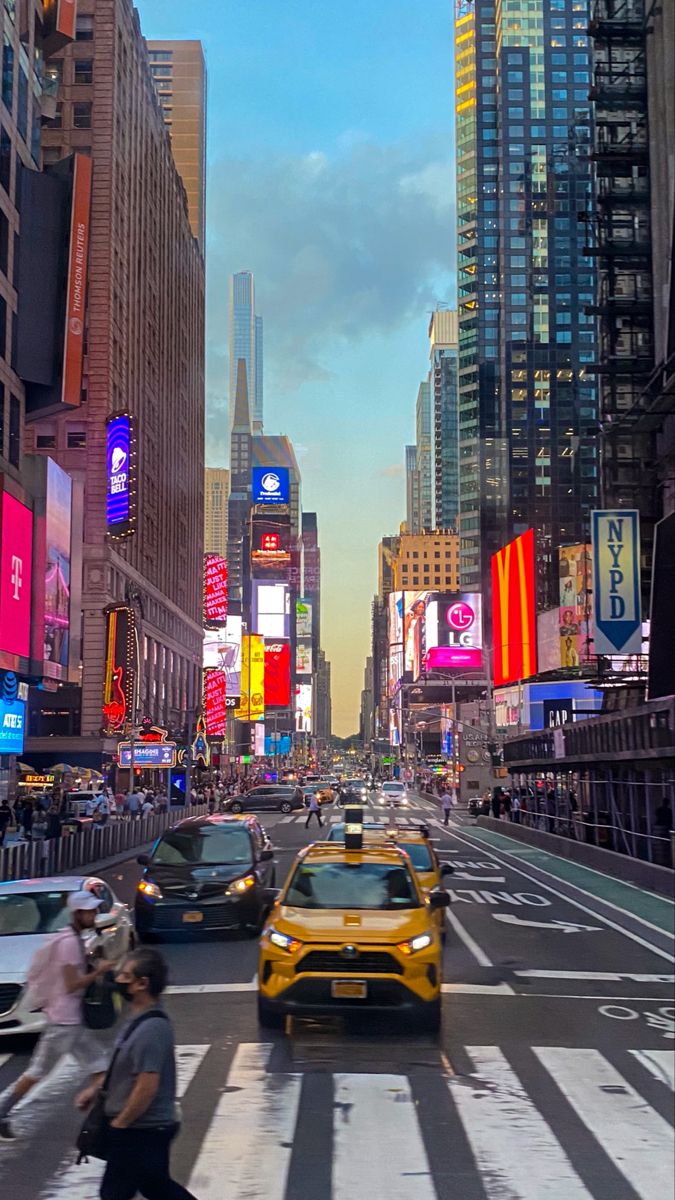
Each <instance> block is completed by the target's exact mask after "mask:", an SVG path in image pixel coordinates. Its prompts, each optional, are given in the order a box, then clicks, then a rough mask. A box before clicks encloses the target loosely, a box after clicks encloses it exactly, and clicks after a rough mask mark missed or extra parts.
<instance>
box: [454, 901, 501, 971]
mask: <svg viewBox="0 0 675 1200" xmlns="http://www.w3.org/2000/svg"><path fill="white" fill-rule="evenodd" d="M445 917H446V920H447V922H448V925H449V926H450V928H451V929H452V930H454V932H455V933H456V934H457V937H458V938H459V940H460V941H461V942H463V943H464V945H465V946H466V948H467V950H468V951H469V954H471V955H473V957H474V958H475V960H476V962H477V963H478V965H479V966H480V967H493V966H494V963H493V961H492V959H491V958H488V956H487V954H486V953H485V951H484V950H482V949H481V947H480V946H479V945H478V942H475V941H474V940H473V938H472V936H471V934H470V933H469V931H468V929H465V928H464V926H463V925H462V922H461V921H460V919H459V917H458V916H457V915H456V914H455V913H454V912H453V911H452V909H451V908H447V909H446V910H445Z"/></svg>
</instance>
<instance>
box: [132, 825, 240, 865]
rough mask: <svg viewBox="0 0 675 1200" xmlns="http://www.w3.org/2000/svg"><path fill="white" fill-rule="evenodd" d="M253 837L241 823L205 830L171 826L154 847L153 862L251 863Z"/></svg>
mask: <svg viewBox="0 0 675 1200" xmlns="http://www.w3.org/2000/svg"><path fill="white" fill-rule="evenodd" d="M251 860H252V855H251V839H250V837H249V835H248V832H247V830H246V829H245V828H244V827H243V826H241V825H232V826H231V827H228V828H222V827H221V828H216V827H214V826H212V825H205V826H204V827H203V828H202V829H191V830H187V829H186V830H183V829H172V830H170V831H169V833H165V834H164V837H163V838H161V839H160V841H159V842H158V844H157V846H156V847H155V850H154V853H153V855H152V863H153V866H154V865H159V866H167V867H168V866H192V865H194V864H197V863H214V864H219V865H224V866H229V865H230V864H233V865H239V863H250V862H251Z"/></svg>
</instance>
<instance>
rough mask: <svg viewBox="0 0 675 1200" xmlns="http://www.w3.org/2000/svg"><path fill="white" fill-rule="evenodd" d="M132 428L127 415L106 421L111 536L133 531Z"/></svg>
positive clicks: (117, 415)
mask: <svg viewBox="0 0 675 1200" xmlns="http://www.w3.org/2000/svg"><path fill="white" fill-rule="evenodd" d="M135 455H136V451H135V445H134V426H133V419H132V417H131V415H130V414H129V413H127V412H123V413H115V414H114V416H112V417H108V420H107V421H106V523H107V526H108V533H109V534H110V535H111V537H114V538H121V537H126V536H127V535H128V534H130V533H132V532H133V525H134V522H135V518H136V513H135V508H136V471H135Z"/></svg>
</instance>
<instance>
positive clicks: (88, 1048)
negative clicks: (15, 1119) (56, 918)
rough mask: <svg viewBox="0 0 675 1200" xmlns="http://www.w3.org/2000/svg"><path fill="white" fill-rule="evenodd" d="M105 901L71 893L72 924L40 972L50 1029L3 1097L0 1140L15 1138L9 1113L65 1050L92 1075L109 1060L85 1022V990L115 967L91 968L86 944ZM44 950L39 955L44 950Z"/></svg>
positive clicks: (51, 948) (50, 947) (56, 939)
mask: <svg viewBox="0 0 675 1200" xmlns="http://www.w3.org/2000/svg"><path fill="white" fill-rule="evenodd" d="M102 903H103V901H102V900H99V899H98V897H97V896H93V895H92V893H91V892H71V893H70V895H69V896H68V909H69V911H70V914H71V923H70V925H69V926H68V928H67V929H64V930H62V931H61V932H60V933H57V934H55V935H54V937H53V939H52V941H51V943H49V944H48V947H47V948H48V955H47V956H46V958H45V961H44V964H43V965H42V968H41V971H40V976H41V978H40V983H39V986H40V990H41V992H42V993H43V996H41V997H40V998H41V999H42V1000H43V1004H42V1007H43V1009H44V1012H45V1015H46V1017H47V1028H46V1030H45V1032H44V1033H43V1034H42V1037H41V1038H40V1040H39V1042H38V1044H37V1046H36V1048H35V1051H34V1053H33V1057H32V1058H31V1060H30V1063H29V1064H28V1070H27V1071H26V1072H25V1074H24V1075H22V1076H21V1077H20V1079H18V1080H17V1082H16V1083H15V1084H14V1087H13V1088H12V1089H11V1090H10V1091H9V1092H7V1093H6V1094H5V1095H4V1096H3V1097H2V1098H0V1141H3V1142H12V1141H14V1138H15V1134H14V1131H13V1129H12V1126H11V1124H10V1122H9V1120H8V1116H9V1113H10V1112H11V1110H12V1109H13V1108H14V1105H15V1104H18V1103H19V1100H22V1099H23V1097H24V1096H25V1095H26V1094H27V1093H28V1092H29V1091H30V1090H31V1088H32V1087H34V1086H35V1084H36V1083H38V1082H39V1081H40V1080H41V1079H44V1077H45V1075H49V1073H50V1072H51V1071H52V1070H53V1069H54V1067H55V1066H56V1064H57V1063H58V1062H59V1061H60V1059H62V1058H63V1056H64V1055H65V1054H71V1055H72V1056H73V1058H75V1059H76V1060H77V1062H78V1063H79V1064H80V1065H81V1066H82V1067H86V1068H87V1070H88V1071H90V1072H92V1073H93V1074H96V1073H97V1072H99V1071H100V1070H101V1069H102V1066H103V1065H104V1064H105V1054H103V1053H102V1051H101V1047H100V1046H99V1044H98V1042H97V1040H96V1038H95V1037H94V1035H93V1033H92V1032H91V1030H89V1029H87V1028H86V1027H85V1026H84V1024H83V1021H82V994H83V992H84V991H85V989H86V988H88V987H89V984H90V983H92V981H93V980H94V979H96V978H97V977H98V976H99V975H105V973H106V972H107V971H109V970H110V968H111V966H112V963H109V962H106V960H105V959H101V960H99V961H98V962H97V963H96V965H95V966H94V967H93V969H92V970H91V971H87V970H86V958H85V951H84V946H83V945H82V936H81V935H82V933H83V931H84V930H85V929H92V928H93V926H94V918H95V916H96V910H97V908H98V907H99V905H100V904H102ZM43 949H45V948H42V949H41V950H40V951H38V953H40V954H42V951H43ZM30 982H31V981H29V986H30Z"/></svg>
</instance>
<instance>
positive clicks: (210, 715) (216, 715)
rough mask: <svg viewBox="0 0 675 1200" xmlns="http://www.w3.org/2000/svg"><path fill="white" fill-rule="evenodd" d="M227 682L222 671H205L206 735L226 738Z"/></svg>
mask: <svg viewBox="0 0 675 1200" xmlns="http://www.w3.org/2000/svg"><path fill="white" fill-rule="evenodd" d="M226 697H227V684H226V680H225V676H224V675H223V672H222V671H217V670H206V671H204V721H205V723H206V736H207V737H210V738H224V737H225V730H226V725H227V704H226Z"/></svg>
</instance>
